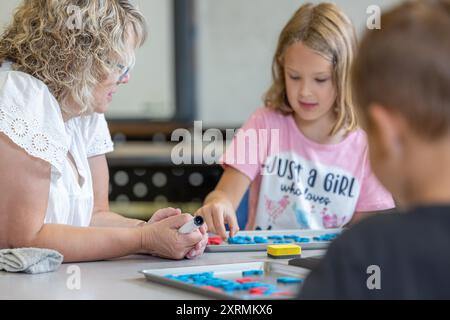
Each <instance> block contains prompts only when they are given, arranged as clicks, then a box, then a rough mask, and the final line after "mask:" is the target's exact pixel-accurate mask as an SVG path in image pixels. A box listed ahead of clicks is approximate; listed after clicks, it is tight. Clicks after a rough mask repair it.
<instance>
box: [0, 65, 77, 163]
mask: <svg viewBox="0 0 450 320" xmlns="http://www.w3.org/2000/svg"><path fill="white" fill-rule="evenodd" d="M0 132H1V133H3V134H5V135H6V136H7V137H8V138H9V139H10V140H11V141H12V142H14V143H15V144H16V145H18V146H19V147H21V148H22V149H24V150H25V151H26V152H27V153H28V154H30V155H31V156H34V157H36V158H41V159H43V160H46V161H48V162H50V163H51V164H52V165H53V166H54V167H55V168H56V169H57V170H58V171H60V170H61V165H62V162H63V161H64V157H65V154H66V153H67V149H68V140H67V136H66V130H65V125H64V120H63V118H62V114H61V110H60V108H59V104H58V102H57V101H56V99H55V98H54V97H53V95H52V94H51V93H50V92H49V90H48V88H47V86H46V85H45V84H44V83H43V82H42V81H40V80H38V79H36V78H34V77H32V76H31V75H28V74H26V73H23V72H20V71H13V70H5V69H4V68H2V69H0Z"/></svg>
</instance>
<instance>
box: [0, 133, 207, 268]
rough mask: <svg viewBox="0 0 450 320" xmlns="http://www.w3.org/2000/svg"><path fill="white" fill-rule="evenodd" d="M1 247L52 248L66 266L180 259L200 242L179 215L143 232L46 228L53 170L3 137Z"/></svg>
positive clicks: (0, 159) (0, 138)
mask: <svg viewBox="0 0 450 320" xmlns="http://www.w3.org/2000/svg"><path fill="white" fill-rule="evenodd" d="M0 154H1V157H0V181H1V183H0V248H23V247H35V248H48V249H54V250H57V251H59V252H60V253H61V254H63V255H64V261H65V262H75V261H95V260H103V259H108V258H115V257H120V256H125V255H129V254H134V253H148V254H154V255H158V256H163V257H167V258H175V259H181V258H183V257H184V256H186V254H187V253H188V252H189V251H190V250H191V249H192V248H194V247H195V245H196V244H197V243H198V242H200V241H201V240H202V238H203V237H202V234H201V233H200V232H199V231H197V232H194V233H191V234H188V235H182V234H180V233H178V232H177V229H178V228H179V227H180V226H182V225H183V224H184V223H186V222H187V221H188V220H189V217H188V216H187V215H178V216H175V217H170V218H167V219H165V220H163V221H160V222H157V223H154V224H149V225H148V226H147V225H146V226H144V227H141V228H80V227H72V226H65V225H51V224H44V219H45V214H46V211H47V206H48V195H49V189H50V175H51V166H50V164H49V163H48V162H46V161H43V160H40V159H37V158H34V157H32V156H30V155H28V154H27V153H26V152H25V151H24V150H23V149H21V148H19V147H18V146H17V145H15V144H13V143H12V142H11V141H10V140H9V139H8V138H7V137H6V136H4V135H3V134H0Z"/></svg>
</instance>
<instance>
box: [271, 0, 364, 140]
mask: <svg viewBox="0 0 450 320" xmlns="http://www.w3.org/2000/svg"><path fill="white" fill-rule="evenodd" d="M298 42H302V43H303V44H304V45H306V46H307V47H309V48H310V49H312V50H314V51H316V52H318V53H319V54H320V55H322V56H323V57H324V58H325V59H327V60H329V61H330V62H331V63H332V64H333V82H334V84H335V86H336V91H337V97H336V105H335V108H336V111H337V121H336V124H335V126H334V127H333V129H332V131H331V135H334V134H335V133H337V132H338V131H339V130H341V129H345V131H346V132H350V131H353V130H355V129H356V128H357V127H358V121H357V117H356V114H355V110H354V105H353V91H352V87H351V80H350V71H351V64H352V60H353V58H354V55H355V51H356V32H355V29H354V27H353V24H352V23H351V21H350V19H349V18H348V17H347V16H346V15H345V14H344V13H343V12H342V11H341V10H340V9H339V8H338V7H337V6H336V5H334V4H331V3H321V4H318V5H313V4H310V3H308V4H305V5H303V6H301V7H300V8H299V9H298V10H297V12H295V14H294V16H293V17H292V18H291V19H290V20H289V22H288V23H287V25H286V26H285V27H284V29H283V31H282V32H281V34H280V37H279V40H278V46H277V49H276V52H275V55H274V58H273V64H272V78H273V84H272V86H271V87H270V89H269V91H268V92H267V93H266V95H265V97H264V103H265V105H266V106H267V107H269V108H272V109H275V110H278V111H280V112H282V113H283V114H291V113H293V109H292V108H291V106H290V105H289V101H288V99H287V93H286V82H285V81H286V79H285V75H284V56H285V52H286V49H287V48H288V47H289V46H291V45H293V44H295V43H298Z"/></svg>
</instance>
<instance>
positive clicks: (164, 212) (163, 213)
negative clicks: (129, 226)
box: [148, 208, 181, 224]
mask: <svg viewBox="0 0 450 320" xmlns="http://www.w3.org/2000/svg"><path fill="white" fill-rule="evenodd" d="M178 215H181V210H180V209H174V208H164V209H160V210H158V211H156V212H155V213H154V214H153V215H152V217H151V218H150V220H148V223H149V224H152V223H155V222H158V221H162V220H164V219H166V218H169V217H173V216H178Z"/></svg>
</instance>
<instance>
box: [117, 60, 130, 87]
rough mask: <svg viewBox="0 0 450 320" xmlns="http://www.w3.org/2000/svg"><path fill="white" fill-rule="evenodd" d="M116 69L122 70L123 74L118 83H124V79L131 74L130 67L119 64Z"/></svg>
mask: <svg viewBox="0 0 450 320" xmlns="http://www.w3.org/2000/svg"><path fill="white" fill-rule="evenodd" d="M116 67H117V68H118V69H119V70H120V72H121V76H120V77H119V79H118V80H117V82H118V83H120V82H122V81H123V79H125V78H126V76H127V75H128V73H129V72H130V67H126V66H124V65H123V64H120V63H118V64H117V65H116Z"/></svg>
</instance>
